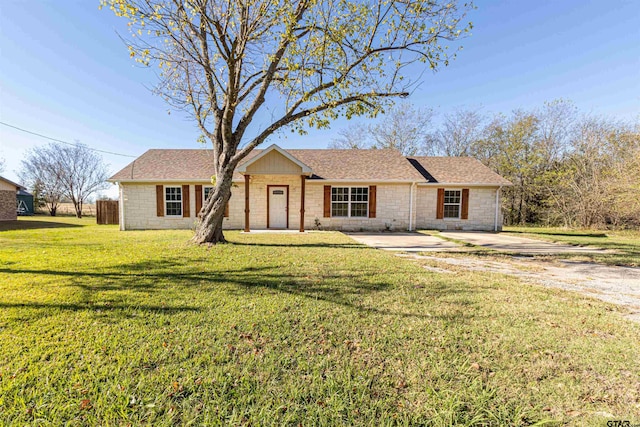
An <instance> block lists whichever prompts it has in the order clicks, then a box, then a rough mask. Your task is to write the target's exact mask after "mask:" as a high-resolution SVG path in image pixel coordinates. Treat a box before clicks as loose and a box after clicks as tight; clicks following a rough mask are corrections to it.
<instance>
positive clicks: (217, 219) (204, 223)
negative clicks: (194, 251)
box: [191, 165, 235, 244]
mask: <svg viewBox="0 0 640 427" xmlns="http://www.w3.org/2000/svg"><path fill="white" fill-rule="evenodd" d="M234 169H235V165H225V166H223V168H222V169H221V170H220V173H218V174H217V175H216V186H215V188H214V190H213V194H211V195H210V196H209V198H208V199H207V201H206V202H205V204H204V206H203V207H202V210H201V211H200V213H199V215H198V216H199V219H198V224H197V225H196V233H195V235H194V236H193V238H192V239H191V240H192V241H193V242H195V243H198V244H204V243H208V244H217V243H226V242H227V240H226V239H225V238H224V234H223V233H222V222H223V221H224V211H225V207H226V205H227V203H228V202H229V198H231V184H232V181H233V171H234Z"/></svg>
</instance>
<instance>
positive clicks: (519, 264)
mask: <svg viewBox="0 0 640 427" xmlns="http://www.w3.org/2000/svg"><path fill="white" fill-rule="evenodd" d="M347 234H348V236H349V237H351V238H352V239H354V240H356V241H357V242H359V243H363V244H366V245H369V246H373V247H375V248H379V249H384V250H392V251H398V252H403V253H399V254H398V256H402V257H410V258H415V259H422V260H431V261H433V263H431V264H432V265H431V266H425V268H426V269H428V270H432V271H436V272H439V273H453V272H455V269H457V268H464V269H467V270H472V271H488V272H494V273H502V274H508V275H512V276H517V277H519V278H520V279H522V280H524V281H526V282H529V283H537V284H541V285H544V286H549V287H554V288H561V289H566V290H570V291H576V292H580V293H581V294H584V295H587V296H591V297H594V298H598V299H600V300H603V301H607V302H610V303H613V304H617V305H620V306H623V307H625V308H627V309H628V310H629V314H628V317H629V318H630V319H632V320H634V321H637V322H640V268H634V267H620V266H607V265H601V264H595V263H590V262H577V261H570V260H553V261H547V260H540V259H534V258H527V257H519V256H517V255H518V254H523V255H524V254H530V255H545V254H558V253H599V252H604V250H603V249H597V248H591V247H590V248H585V247H579V246H571V245H559V244H555V243H551V242H543V241H540V240H534V239H527V238H524V237H517V236H509V235H505V234H501V233H481V232H442V233H440V235H442V236H444V237H447V238H451V239H455V240H459V241H465V242H469V243H472V244H474V245H477V246H482V247H485V248H489V249H494V250H496V251H499V252H512V253H514V256H513V257H511V258H509V259H508V260H504V261H503V260H499V261H493V260H488V259H482V258H477V257H474V256H467V257H465V256H461V255H460V254H458V255H457V256H455V257H447V256H445V255H444V254H443V255H441V256H438V255H437V254H433V255H431V254H429V255H418V254H416V253H415V252H452V251H453V252H463V251H464V248H462V247H461V246H459V245H457V244H455V243H453V242H450V241H447V240H443V239H440V238H438V237H436V236H429V235H426V234H420V233H347ZM406 252H413V253H409V254H408V253H406Z"/></svg>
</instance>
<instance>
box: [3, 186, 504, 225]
mask: <svg viewBox="0 0 640 427" xmlns="http://www.w3.org/2000/svg"><path fill="white" fill-rule="evenodd" d="M182 184H189V201H190V209H189V210H190V213H191V216H190V217H189V218H183V217H167V216H164V217H158V216H156V186H155V184H125V185H122V184H121V198H122V200H121V210H122V214H123V215H124V229H125V230H140V229H193V228H194V227H195V224H196V215H197V212H196V209H195V198H196V195H195V185H196V184H200V185H203V186H206V184H202V183H195V182H191V183H188V182H185V183H180V184H172V185H171V186H177V185H182ZM249 185H250V187H249V195H250V199H251V200H250V214H249V215H250V216H249V224H250V226H251V229H254V230H260V229H265V228H267V185H283V186H286V185H288V186H289V229H292V230H297V229H298V228H299V226H300V191H301V183H300V176H297V175H253V176H252V177H251V181H250V184H249ZM324 185H328V184H327V183H325V182H323V181H312V180H307V181H306V195H305V221H304V222H305V229H306V230H314V229H316V228H317V226H316V219H317V220H318V221H319V223H320V227H319V228H321V229H323V230H344V231H359V230H386V229H391V230H394V231H406V230H407V229H408V228H409V206H410V201H409V200H410V194H411V185H410V184H407V183H402V184H379V183H375V184H374V185H376V193H377V194H376V196H377V197H376V208H377V209H376V211H377V212H376V218H325V217H324ZM334 186H340V187H351V186H353V187H357V186H363V184H362V183H340V184H334ZM450 188H451V189H460V188H458V187H455V188H453V187H450ZM231 192H232V196H231V199H230V200H229V217H228V218H225V219H224V223H223V226H224V228H225V229H243V228H244V183H243V182H238V183H234V185H233V187H232V189H231ZM495 196H496V187H480V188H478V187H471V188H470V189H469V219H467V220H459V219H455V220H453V219H436V200H437V188H436V187H431V186H428V187H427V186H417V188H416V187H414V203H415V204H416V206H415V212H414V218H413V228H418V229H439V230H487V231H490V230H493V227H494V215H495ZM13 197H14V199H13V200H14V201H13V205H12V206H13V215H14V219H15V194H14V195H13ZM498 227H499V229H502V216H501V213H500V218H499V219H498Z"/></svg>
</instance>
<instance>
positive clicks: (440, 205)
mask: <svg viewBox="0 0 640 427" xmlns="http://www.w3.org/2000/svg"><path fill="white" fill-rule="evenodd" d="M437 203H438V204H437V206H436V219H442V218H444V188H438V202H437Z"/></svg>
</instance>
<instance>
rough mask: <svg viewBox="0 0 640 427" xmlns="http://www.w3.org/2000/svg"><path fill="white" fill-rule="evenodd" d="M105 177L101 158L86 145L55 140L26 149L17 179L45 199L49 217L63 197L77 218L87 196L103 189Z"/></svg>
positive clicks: (106, 174) (54, 212)
mask: <svg viewBox="0 0 640 427" xmlns="http://www.w3.org/2000/svg"><path fill="white" fill-rule="evenodd" d="M108 176H109V175H108V173H107V169H106V166H105V165H104V163H103V161H102V157H100V156H99V155H98V154H96V153H95V152H93V151H91V150H90V149H89V148H88V147H87V146H85V145H82V144H76V145H63V144H60V143H57V142H52V143H50V144H48V145H46V146H42V147H37V148H34V149H32V150H30V151H29V152H28V153H27V155H26V156H25V159H24V160H23V161H22V171H21V173H20V177H21V179H22V180H23V181H24V182H25V183H26V184H27V185H29V186H30V188H32V189H33V190H34V193H36V194H39V195H40V196H41V197H42V198H43V199H44V200H45V203H46V204H47V207H48V209H49V212H50V213H51V215H52V216H55V214H56V210H57V207H58V204H59V202H60V199H61V198H62V197H63V196H64V197H67V198H68V199H69V200H71V202H72V203H73V207H74V209H75V211H76V216H77V217H78V218H81V217H82V205H83V204H84V203H85V202H86V201H87V199H88V198H89V197H91V195H93V194H94V193H95V192H96V191H98V190H100V189H103V188H105V186H106V185H107V183H106V179H107V177H108Z"/></svg>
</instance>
